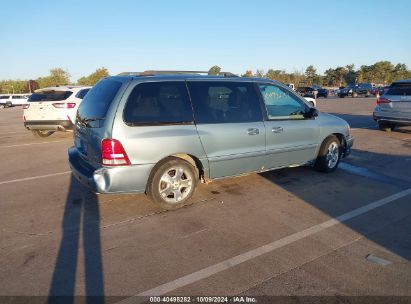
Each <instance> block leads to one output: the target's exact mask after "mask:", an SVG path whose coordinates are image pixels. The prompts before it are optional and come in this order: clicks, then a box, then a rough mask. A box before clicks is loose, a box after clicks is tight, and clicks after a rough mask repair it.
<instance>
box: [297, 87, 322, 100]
mask: <svg viewBox="0 0 411 304" xmlns="http://www.w3.org/2000/svg"><path fill="white" fill-rule="evenodd" d="M315 91H317V98H319V97H324V98H327V97H328V94H329V92H328V90H327V89H323V88H321V87H319V86H309V87H301V88H298V89H297V92H298V93H300V95H301V96H303V97H311V98H315Z"/></svg>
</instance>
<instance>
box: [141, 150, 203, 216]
mask: <svg viewBox="0 0 411 304" xmlns="http://www.w3.org/2000/svg"><path fill="white" fill-rule="evenodd" d="M198 180H199V177H198V172H197V169H196V168H194V167H193V166H192V165H191V164H190V163H188V162H186V161H185V160H182V159H180V158H177V157H168V158H166V159H164V160H163V161H161V162H159V163H158V164H157V165H156V166H155V167H154V169H153V171H152V173H151V175H150V178H149V179H148V182H147V189H146V194H147V196H148V197H149V198H150V199H151V200H152V201H153V202H155V203H156V204H158V205H159V206H160V207H161V208H162V209H165V210H175V209H178V208H181V207H183V206H184V205H185V204H186V203H187V201H188V200H189V199H190V198H191V197H192V196H193V194H194V192H195V190H196V188H197V184H198Z"/></svg>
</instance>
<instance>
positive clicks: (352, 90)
mask: <svg viewBox="0 0 411 304" xmlns="http://www.w3.org/2000/svg"><path fill="white" fill-rule="evenodd" d="M371 90H372V85H371V83H358V84H354V83H352V84H349V85H348V86H346V87H344V88H342V89H340V90H339V91H338V96H339V97H340V98H344V97H346V96H350V97H357V96H365V97H369V96H371Z"/></svg>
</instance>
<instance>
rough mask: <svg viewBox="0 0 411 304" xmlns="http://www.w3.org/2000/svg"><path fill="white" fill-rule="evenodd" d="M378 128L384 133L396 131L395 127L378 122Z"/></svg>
mask: <svg viewBox="0 0 411 304" xmlns="http://www.w3.org/2000/svg"><path fill="white" fill-rule="evenodd" d="M378 128H379V129H380V130H381V131H384V132H391V130H392V129H394V126H393V125H390V124H387V123H384V122H378Z"/></svg>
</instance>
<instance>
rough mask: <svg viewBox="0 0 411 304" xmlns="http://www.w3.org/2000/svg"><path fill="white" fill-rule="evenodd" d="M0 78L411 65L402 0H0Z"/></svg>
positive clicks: (407, 4) (408, 16) (407, 13)
mask: <svg viewBox="0 0 411 304" xmlns="http://www.w3.org/2000/svg"><path fill="white" fill-rule="evenodd" d="M0 12H1V18H0V41H1V46H0V79H1V80H4V79H17V78H20V79H29V78H31V79H35V78H37V77H39V76H46V75H48V73H49V70H50V68H53V67H62V68H64V69H66V70H68V71H69V72H70V74H71V75H72V78H71V79H72V81H76V80H77V79H78V78H79V77H81V76H86V75H88V74H90V73H92V72H94V70H95V69H97V68H99V67H102V66H104V67H106V68H108V69H109V71H110V73H111V74H117V73H119V72H122V71H141V70H147V69H163V70H169V69H180V70H182V69H185V70H208V69H209V68H210V67H211V66H212V65H219V66H221V67H222V69H223V70H227V71H231V72H234V73H243V72H245V70H247V69H251V70H253V71H255V70H256V69H264V70H267V69H269V68H274V69H284V70H287V71H289V72H292V71H294V70H299V71H301V70H305V68H306V67H307V66H308V65H310V64H312V65H314V66H315V67H316V68H317V70H318V72H319V73H323V72H324V71H325V70H326V69H327V68H329V67H336V66H338V65H347V64H350V63H354V64H355V66H356V68H358V67H359V66H360V65H362V64H373V63H375V62H376V61H379V60H390V61H392V62H394V63H398V62H400V63H405V64H407V66H408V67H409V68H411V32H410V29H411V1H410V0H390V1H389V0H385V1H382V0H381V1H379V0H373V1H371V0H357V1H353V0H345V1H329V0H328V1H325V0H318V1H316V0H311V1H310V0H305V1H304V0H287V1H285V0H278V1H275V0H266V1H265V0H247V1H241V0H216V1H215V0H202V1H200V0H145V1H138V0H111V1H105V0H83V1H80V0H58V1H53V0H36V1H31V0H0Z"/></svg>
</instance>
